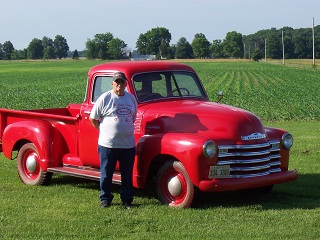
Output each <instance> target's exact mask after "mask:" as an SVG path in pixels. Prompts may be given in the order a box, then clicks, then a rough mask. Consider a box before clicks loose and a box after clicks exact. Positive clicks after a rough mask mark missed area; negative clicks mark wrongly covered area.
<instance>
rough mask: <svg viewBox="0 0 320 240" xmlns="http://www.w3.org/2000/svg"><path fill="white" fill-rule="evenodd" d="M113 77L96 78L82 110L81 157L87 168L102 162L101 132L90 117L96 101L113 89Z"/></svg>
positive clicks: (80, 126)
mask: <svg viewBox="0 0 320 240" xmlns="http://www.w3.org/2000/svg"><path fill="white" fill-rule="evenodd" d="M112 80H113V77H112V75H110V76H105V75H104V76H96V77H95V79H94V83H93V84H92V85H91V87H90V86H89V87H88V88H89V89H87V91H88V96H87V97H88V98H90V100H89V101H87V103H85V104H83V105H82V108H81V121H80V123H79V157H80V159H81V161H82V163H83V165H86V166H92V167H95V168H99V167H100V160H99V154H98V136H99V131H98V130H97V129H95V128H94V127H93V126H92V124H91V122H90V120H89V115H90V113H91V110H92V107H93V105H94V103H95V101H96V100H97V99H98V98H99V97H100V96H101V94H102V93H104V92H106V91H109V90H111V89H112Z"/></svg>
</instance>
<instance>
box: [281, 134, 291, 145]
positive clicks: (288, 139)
mask: <svg viewBox="0 0 320 240" xmlns="http://www.w3.org/2000/svg"><path fill="white" fill-rule="evenodd" d="M281 143H282V145H283V147H284V148H285V149H290V148H291V147H292V144H293V137H292V135H291V134H290V133H288V132H286V133H285V134H283V135H282V139H281Z"/></svg>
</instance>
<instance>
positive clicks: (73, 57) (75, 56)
mask: <svg viewBox="0 0 320 240" xmlns="http://www.w3.org/2000/svg"><path fill="white" fill-rule="evenodd" d="M72 59H79V53H78V50H77V49H76V50H74V52H73V54H72Z"/></svg>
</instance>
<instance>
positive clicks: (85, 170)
mask: <svg viewBox="0 0 320 240" xmlns="http://www.w3.org/2000/svg"><path fill="white" fill-rule="evenodd" d="M47 171H48V172H52V173H61V174H65V175H69V176H73V177H79V178H85V179H91V180H95V181H100V169H97V168H90V167H75V166H63V167H53V168H48V170H47ZM112 182H113V183H115V184H121V174H120V172H117V171H115V173H114V174H113V177H112Z"/></svg>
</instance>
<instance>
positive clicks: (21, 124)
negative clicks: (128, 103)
mask: <svg viewBox="0 0 320 240" xmlns="http://www.w3.org/2000/svg"><path fill="white" fill-rule="evenodd" d="M117 71H120V72H124V73H125V75H126V77H127V79H128V85H127V89H126V90H127V91H128V92H130V93H132V94H134V96H135V97H136V99H137V102H138V106H139V107H138V113H137V119H136V121H135V130H134V134H135V140H136V156H135V164H134V170H133V183H134V186H135V187H136V188H143V187H145V185H146V182H147V180H148V179H150V180H151V179H155V187H156V191H157V194H158V197H159V199H160V201H161V203H163V204H167V205H169V206H173V207H189V206H191V204H192V203H193V202H194V199H195V195H196V194H197V190H200V191H202V192H218V191H231V190H241V189H257V190H259V191H261V190H264V191H266V192H269V191H271V189H272V187H273V185H274V184H279V183H284V182H289V181H293V180H295V179H296V178H297V172H296V170H291V171H289V170H288V165H289V149H290V148H291V146H292V143H293V138H292V135H291V134H290V133H288V132H287V131H285V130H281V129H275V128H269V127H265V126H263V124H262V123H261V121H260V120H259V118H258V117H256V116H255V115H254V114H252V113H250V112H248V111H245V110H242V109H239V108H236V107H233V106H228V105H225V104H221V103H215V102H210V101H209V99H208V96H207V94H206V92H205V89H204V87H203V85H202V84H201V82H200V80H199V77H198V75H197V73H196V72H195V71H194V69H193V68H191V67H190V66H188V65H185V64H181V63H175V62H167V61H124V62H112V63H106V64H100V65H97V66H95V67H93V68H91V69H90V70H89V72H88V81H87V87H86V93H85V100H84V102H83V103H82V104H70V105H68V106H67V107H65V108H54V109H40V110H23V111H20V110H9V109H0V152H1V151H2V152H3V154H4V156H5V157H6V158H8V159H13V158H15V157H13V152H14V151H17V152H18V156H17V169H18V174H19V176H20V179H21V180H22V182H24V183H25V184H28V185H46V184H48V183H49V181H50V179H51V177H52V173H62V174H68V175H71V176H75V177H82V178H89V179H94V180H99V178H100V171H99V157H98V152H97V138H98V131H97V130H96V129H94V127H93V126H92V125H91V123H90V121H89V114H90V111H91V109H92V106H93V104H94V102H95V101H96V99H97V98H98V97H99V96H100V95H101V94H102V93H103V92H105V91H108V90H110V89H111V81H112V76H113V73H114V72H117ZM113 181H114V183H119V184H121V176H120V174H119V171H118V169H117V170H116V172H115V174H114V176H113Z"/></svg>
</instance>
